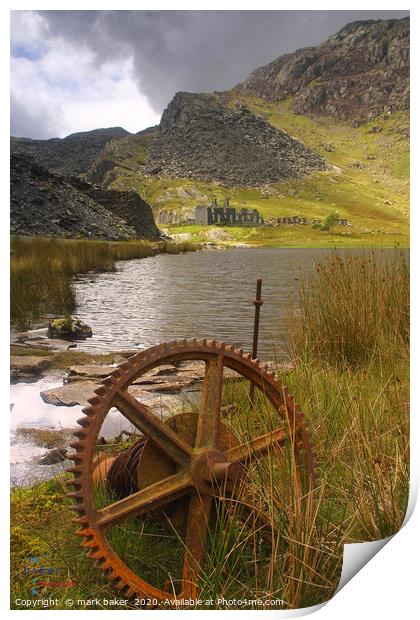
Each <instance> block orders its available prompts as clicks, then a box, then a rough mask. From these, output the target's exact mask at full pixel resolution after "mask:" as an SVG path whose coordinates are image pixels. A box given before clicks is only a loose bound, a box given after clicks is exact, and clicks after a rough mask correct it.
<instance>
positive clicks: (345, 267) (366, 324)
mask: <svg viewBox="0 0 420 620" xmlns="http://www.w3.org/2000/svg"><path fill="white" fill-rule="evenodd" d="M408 291H409V273H408V261H407V257H406V254H405V253H404V252H401V251H388V252H383V251H380V250H371V251H364V252H361V253H357V254H356V253H354V252H350V251H349V252H347V253H345V254H344V255H337V254H335V253H331V256H330V257H328V258H327V259H325V260H323V261H321V262H318V263H317V264H316V266H315V272H314V273H313V274H311V276H310V277H308V278H307V279H306V281H304V282H303V283H302V285H301V290H300V312H299V313H298V314H297V316H296V317H294V320H293V323H292V326H291V338H292V342H291V344H292V348H293V350H294V354H295V356H296V355H297V356H301V355H303V354H304V355H310V356H313V357H317V358H320V359H324V360H327V361H329V362H331V363H337V364H347V365H350V366H352V367H354V366H357V365H360V364H363V363H366V362H368V361H369V360H371V359H372V358H373V357H376V358H377V357H378V356H380V357H382V358H383V357H387V358H388V357H389V356H394V355H395V354H397V355H399V354H400V353H404V352H405V351H406V350H407V345H408V337H409V320H408V316H409V292H408Z"/></svg>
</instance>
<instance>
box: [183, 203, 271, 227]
mask: <svg viewBox="0 0 420 620" xmlns="http://www.w3.org/2000/svg"><path fill="white" fill-rule="evenodd" d="M195 223H196V224H201V225H204V226H212V225H214V224H223V225H225V226H235V225H236V226H260V225H261V224H264V220H263V218H262V217H261V215H260V214H259V213H258V211H257V209H239V210H236V209H235V208H234V207H231V206H229V199H228V198H225V201H224V204H223V207H221V206H219V205H218V204H217V200H216V199H214V200H213V202H212V203H211V205H210V206H207V205H199V206H198V207H196V208H195Z"/></svg>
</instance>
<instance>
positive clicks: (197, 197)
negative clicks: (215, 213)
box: [109, 91, 409, 246]
mask: <svg viewBox="0 0 420 620" xmlns="http://www.w3.org/2000/svg"><path fill="white" fill-rule="evenodd" d="M223 98H224V100H225V102H226V101H227V103H228V104H229V105H231V106H236V105H238V104H239V103H241V104H245V105H246V106H247V107H248V108H250V109H251V110H252V111H253V112H255V113H256V114H257V115H259V116H262V117H264V118H265V119H266V120H267V121H268V122H270V123H271V124H272V125H274V126H275V127H278V128H281V129H284V130H285V131H287V132H288V133H289V134H291V135H292V136H293V137H295V138H297V139H299V140H301V141H302V142H303V143H304V144H305V145H306V146H308V147H310V148H312V149H313V150H315V151H317V152H318V153H320V154H321V155H322V156H323V157H324V158H325V159H326V161H327V162H328V164H329V165H330V169H329V170H328V171H326V172H318V173H315V174H312V175H310V176H308V177H306V178H304V179H300V180H292V181H288V182H284V183H276V184H270V185H266V186H264V187H261V188H257V189H246V188H241V187H235V188H226V187H223V186H221V185H220V184H219V183H204V182H200V181H196V180H191V179H168V178H157V177H151V176H148V177H146V176H144V175H143V174H142V167H143V165H144V164H145V163H146V161H147V144H146V143H145V138H144V137H143V136H139V137H136V138H135V139H132V138H130V139H129V140H128V139H123V140H117V141H113V143H112V150H113V153H112V154H113V158H114V160H117V161H118V163H119V164H120V165H119V166H118V168H116V169H115V170H114V171H113V173H112V175H111V176H110V177H109V181H110V182H111V183H110V186H111V187H113V188H116V189H121V190H122V189H134V190H136V191H138V192H139V193H140V194H141V195H142V196H143V197H144V198H145V199H146V200H147V201H148V202H149V203H150V204H151V205H152V206H153V208H154V211H155V214H157V212H158V210H159V209H165V210H171V209H174V210H181V209H182V208H193V207H195V206H196V205H197V204H198V203H200V202H201V203H203V202H204V203H205V202H207V200H210V199H211V198H212V197H216V198H218V199H219V200H223V198H225V197H228V198H229V199H230V203H231V205H232V206H234V207H238V208H241V207H247V208H257V209H259V211H260V212H261V214H262V215H263V217H264V218H265V219H268V218H272V217H280V216H287V215H288V216H292V215H298V216H302V217H307V218H308V219H322V218H324V217H325V216H326V215H327V214H328V213H330V212H332V211H337V212H338V213H339V215H340V217H342V218H347V219H348V220H349V222H350V223H351V224H352V226H351V227H348V228H346V227H341V226H337V227H334V228H333V229H331V231H330V232H322V231H319V230H314V229H312V228H311V226H288V227H284V226H280V227H266V228H264V229H253V228H251V229H249V228H229V229H228V232H229V233H230V234H231V236H232V242H245V243H249V244H251V245H259V244H264V245H302V246H305V245H315V246H322V245H327V246H328V245H337V246H341V245H354V246H360V245H372V244H381V245H388V246H393V245H395V244H400V245H408V211H409V193H408V192H409V186H408V176H409V146H408V119H407V118H406V116H403V114H393V115H392V116H384V117H381V118H378V119H375V121H373V122H370V123H367V124H365V125H362V126H361V127H357V128H355V127H350V126H348V125H342V124H337V123H335V122H334V121H332V120H331V119H330V118H326V117H325V118H317V119H309V118H308V117H306V116H300V115H296V114H294V113H293V112H291V106H290V102H283V103H281V104H278V103H269V102H267V101H265V100H263V99H257V98H251V97H247V96H245V95H243V94H242V93H241V92H239V91H230V92H229V93H225V94H223ZM204 230H205V229H198V228H197V227H190V226H182V227H176V228H172V227H171V229H170V233H172V232H191V233H192V234H193V235H196V236H197V235H198V238H199V239H200V238H203V235H202V234H201V233H203V232H204Z"/></svg>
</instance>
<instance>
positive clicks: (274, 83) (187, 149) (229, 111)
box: [12, 19, 409, 246]
mask: <svg viewBox="0 0 420 620" xmlns="http://www.w3.org/2000/svg"><path fill="white" fill-rule="evenodd" d="M408 46H409V20H408V19H404V20H378V21H365V22H355V23H353V24H349V25H347V26H345V27H344V28H343V29H341V30H340V31H339V32H338V33H337V34H335V35H333V36H331V37H330V38H329V39H328V40H327V41H325V42H324V43H322V44H321V45H319V46H317V47H311V48H305V49H302V50H297V51H296V52H294V53H292V54H286V55H284V56H281V57H279V58H278V59H277V60H274V61H273V62H272V63H270V64H268V65H266V66H265V67H262V68H260V69H256V70H255V71H254V72H253V73H251V75H250V76H249V77H248V78H247V79H246V80H245V82H244V83H243V84H239V85H237V86H235V87H234V88H232V89H231V90H229V91H224V92H215V93H211V94H209V93H207V94H206V93H204V94H203V93H201V94H197V93H184V92H181V93H177V94H176V95H175V96H174V98H173V99H172V101H171V102H170V103H169V104H168V106H167V108H166V110H165V111H164V113H163V115H162V119H161V122H160V125H159V126H155V127H150V128H148V129H146V130H143V131H141V132H138V133H137V134H130V133H128V132H126V131H124V130H123V129H119V128H117V129H115V128H114V129H109V130H95V131H93V132H85V133H83V134H75V135H74V136H68V137H67V138H64V139H63V140H59V139H53V140H46V141H42V140H26V139H22V138H19V139H12V152H14V153H29V154H32V155H34V157H35V159H36V161H37V163H43V164H44V165H45V166H46V167H47V168H49V169H50V170H52V171H58V172H61V173H63V172H64V176H66V178H68V174H71V175H78V176H79V177H80V178H81V179H83V181H88V182H89V183H92V184H93V185H95V186H97V189H98V188H101V191H106V190H108V191H111V190H112V191H114V192H132V193H135V194H136V195H137V196H141V197H142V199H144V200H145V201H146V202H147V203H148V204H150V205H151V207H152V208H153V209H154V210H155V212H157V211H158V210H159V209H163V210H165V211H175V212H177V214H181V216H182V214H188V217H190V215H191V211H192V209H193V208H194V207H195V206H196V205H197V204H198V203H205V202H209V201H210V200H211V199H212V198H217V199H218V200H219V203H220V202H221V203H223V200H224V199H225V198H228V199H229V200H230V203H231V205H232V206H234V207H237V208H239V209H240V208H257V209H258V210H259V211H260V213H261V215H262V216H263V217H264V219H265V220H266V221H268V222H274V223H275V222H276V221H277V219H278V218H280V217H284V216H299V217H301V218H306V219H307V220H308V221H310V220H320V219H323V218H324V217H325V216H326V215H328V214H330V213H331V212H332V211H337V212H339V214H340V216H341V218H344V219H347V220H348V221H349V222H350V224H351V226H349V227H348V228H346V230H336V231H335V232H333V233H331V234H330V236H329V237H328V239H329V242H332V243H334V244H335V245H337V246H339V245H342V244H344V245H345V244H354V245H365V244H368V245H372V244H373V243H380V244H384V245H394V244H400V243H406V242H407V240H408V203H409V183H408V177H409V140H408V138H409V115H408V103H409V101H408V94H409V54H408V52H409V47H408ZM101 141H103V144H102V146H100V142H101ZM12 190H13V188H12ZM107 196H109V195H108V194H107ZM114 196H115V201H116V202H117V194H114ZM108 202H109V201H108ZM128 204H129V201H128V202H126V203H125V205H126V207H127V205H128ZM133 205H134V203H133ZM130 209H134V207H133V206H132V207H130ZM125 217H126V218H127V221H128V219H129V213H128V211H127V210H125ZM182 217H183V216H182ZM182 217H181V219H182ZM188 217H187V216H186V217H185V218H184V219H188ZM179 219H180V218H179V217H176V218H174V219H173V221H175V220H177V221H179ZM168 221H170V218H169V220H168ZM309 228H310V227H300V228H298V227H294V228H287V227H280V226H278V227H276V226H275V225H273V226H272V227H264V229H261V228H260V229H251V228H248V229H246V230H239V229H237V230H236V231H235V239H236V240H237V241H240V242H245V243H247V244H253V243H255V244H259V243H266V244H272V245H277V244H279V243H282V244H285V243H288V244H290V245H296V243H299V244H301V245H313V244H314V243H315V244H318V243H321V244H322V243H325V240H324V238H325V235H324V234H323V233H321V232H319V231H316V230H315V231H313V230H309ZM186 230H187V229H186ZM188 230H192V229H189V228H188ZM175 232H178V231H175ZM191 234H193V235H198V237H197V239H198V240H201V237H200V234H202V231H201V232H200V230H198V229H197V227H195V229H194V230H193V232H192V233H191ZM203 238H204V237H203Z"/></svg>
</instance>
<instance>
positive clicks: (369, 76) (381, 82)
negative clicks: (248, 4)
mask: <svg viewBox="0 0 420 620" xmlns="http://www.w3.org/2000/svg"><path fill="white" fill-rule="evenodd" d="M409 45H410V22H409V18H406V19H402V20H396V19H392V20H379V21H359V22H354V23H351V24H348V25H347V26H345V27H344V28H342V29H341V30H340V31H339V32H338V33H337V34H335V35H333V36H331V37H330V38H329V39H328V40H327V41H326V42H325V43H322V44H321V45H319V46H318V47H307V48H304V49H299V50H297V51H296V52H293V53H292V54H285V55H284V56H280V57H279V58H277V59H276V60H274V61H273V62H271V63H269V64H268V65H266V66H264V67H261V68H259V69H256V70H255V71H254V72H253V73H251V75H250V76H249V77H248V78H247V79H246V80H245V82H244V83H243V84H240V85H239V86H238V87H237V89H239V90H242V91H244V92H245V93H246V94H248V95H254V96H257V97H263V98H266V99H268V100H269V101H283V100H285V99H287V98H289V97H291V98H292V101H293V104H292V107H293V111H294V112H296V113H298V114H305V115H308V116H316V115H330V116H332V117H334V118H335V119H338V120H341V121H347V122H348V121H349V122H351V123H352V124H354V125H360V124H362V123H364V122H366V121H367V120H370V119H373V118H375V117H377V116H379V115H381V114H384V113H388V112H395V111H396V110H407V109H408V108H409V62H410V48H409Z"/></svg>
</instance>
